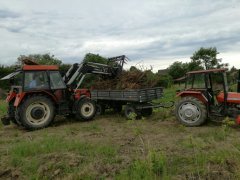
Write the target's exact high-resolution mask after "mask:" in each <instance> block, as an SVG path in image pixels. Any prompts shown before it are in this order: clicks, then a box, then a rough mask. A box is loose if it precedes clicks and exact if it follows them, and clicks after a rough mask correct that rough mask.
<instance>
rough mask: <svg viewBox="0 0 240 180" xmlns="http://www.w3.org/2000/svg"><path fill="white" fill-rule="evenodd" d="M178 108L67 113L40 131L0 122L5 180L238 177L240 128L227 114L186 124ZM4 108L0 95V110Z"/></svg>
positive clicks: (168, 94)
mask: <svg viewBox="0 0 240 180" xmlns="http://www.w3.org/2000/svg"><path fill="white" fill-rule="evenodd" d="M175 91H176V88H172V89H167V90H165V95H164V97H163V98H162V100H161V102H168V101H169V100H174V99H175ZM172 110H173V109H163V108H159V109H157V110H154V113H153V115H152V116H151V117H147V118H143V119H142V120H135V118H133V120H129V121H127V120H126V119H125V118H124V117H122V116H120V115H118V116H115V115H114V114H106V115H104V116H99V117H97V118H96V119H95V120H94V121H90V122H78V121H74V120H71V121H68V120H67V119H65V120H62V119H61V121H62V122H61V123H57V121H58V120H57V121H56V126H52V127H49V128H46V129H42V130H39V131H34V132H28V131H25V130H23V129H21V128H18V127H16V126H14V125H10V126H8V127H3V126H2V125H0V179H6V178H13V179H14V177H15V176H16V175H17V176H18V177H19V178H20V179H55V178H58V179H120V180H121V179H124V180H125V179H239V178H240V174H239V169H240V143H239V141H238V137H239V135H240V132H239V128H237V127H233V126H232V124H231V123H230V121H229V119H226V120H225V122H224V123H223V124H215V123H207V124H206V125H204V126H201V127H195V128H189V127H185V126H183V125H181V124H179V123H178V122H177V121H176V119H175V118H174V116H173V113H172ZM5 111H6V103H5V102H4V101H0V116H2V115H3V114H4V113H5ZM2 172H5V175H4V176H3V175H1V174H4V173H2Z"/></svg>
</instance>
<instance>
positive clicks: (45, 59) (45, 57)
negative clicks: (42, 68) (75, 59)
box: [17, 53, 62, 65]
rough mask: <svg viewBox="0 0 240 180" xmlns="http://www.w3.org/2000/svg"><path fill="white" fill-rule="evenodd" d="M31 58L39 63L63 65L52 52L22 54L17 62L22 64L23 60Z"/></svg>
mask: <svg viewBox="0 0 240 180" xmlns="http://www.w3.org/2000/svg"><path fill="white" fill-rule="evenodd" d="M26 59H28V60H31V61H34V62H36V63H38V64H44V65H61V64H62V61H61V60H59V59H58V58H56V57H54V55H50V54H48V53H47V54H30V55H27V56H26V55H20V56H19V57H18V58H17V64H18V65H21V64H22V61H23V60H26Z"/></svg>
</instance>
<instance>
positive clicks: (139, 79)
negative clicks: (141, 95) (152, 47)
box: [93, 69, 158, 90]
mask: <svg viewBox="0 0 240 180" xmlns="http://www.w3.org/2000/svg"><path fill="white" fill-rule="evenodd" d="M157 83H158V78H157V75H155V74H154V73H153V72H152V71H151V70H145V71H142V70H139V69H134V70H129V71H123V72H122V73H121V74H120V75H119V76H118V77H116V78H113V79H109V78H106V77H105V78H103V77H102V78H99V79H98V80H95V82H94V83H93V89H97V90H128V89H140V88H151V87H155V86H157Z"/></svg>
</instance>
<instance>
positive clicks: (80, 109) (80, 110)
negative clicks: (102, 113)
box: [76, 98, 97, 121]
mask: <svg viewBox="0 0 240 180" xmlns="http://www.w3.org/2000/svg"><path fill="white" fill-rule="evenodd" d="M76 109H77V113H76V118H77V119H79V120H84V121H89V120H92V119H93V118H94V117H95V115H96V112H97V108H96V103H95V101H93V100H91V99H89V98H83V99H81V100H80V101H79V102H78V105H77V107H76Z"/></svg>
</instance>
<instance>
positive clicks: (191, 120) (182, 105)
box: [175, 96, 207, 126]
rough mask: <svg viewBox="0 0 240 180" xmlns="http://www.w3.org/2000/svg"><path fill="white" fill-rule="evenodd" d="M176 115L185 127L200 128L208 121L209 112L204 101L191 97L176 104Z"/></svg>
mask: <svg viewBox="0 0 240 180" xmlns="http://www.w3.org/2000/svg"><path fill="white" fill-rule="evenodd" d="M175 115H176V117H177V119H178V120H179V121H180V122H181V123H182V124H184V125H185V126H200V125H202V124H203V123H204V122H205V121H206V119H207V110H206V106H205V105H204V104H203V102H202V101H200V100H199V99H197V98H195V97H192V96H189V97H184V98H182V99H181V100H180V101H179V102H178V103H177V104H176V106H175Z"/></svg>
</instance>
